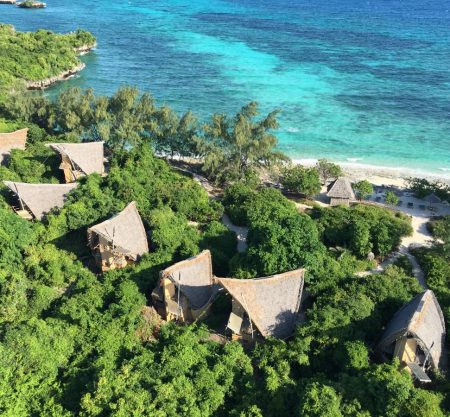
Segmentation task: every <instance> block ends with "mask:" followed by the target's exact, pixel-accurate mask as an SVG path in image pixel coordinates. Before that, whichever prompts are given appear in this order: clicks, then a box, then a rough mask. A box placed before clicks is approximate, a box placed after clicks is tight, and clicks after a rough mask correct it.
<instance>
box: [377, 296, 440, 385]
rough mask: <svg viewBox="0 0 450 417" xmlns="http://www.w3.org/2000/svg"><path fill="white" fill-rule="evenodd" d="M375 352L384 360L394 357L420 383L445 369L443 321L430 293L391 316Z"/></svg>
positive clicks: (437, 304)
mask: <svg viewBox="0 0 450 417" xmlns="http://www.w3.org/2000/svg"><path fill="white" fill-rule="evenodd" d="M377 352H378V355H379V356H380V357H381V359H383V360H391V359H392V358H394V357H397V358H398V359H399V360H400V363H401V367H402V368H404V369H407V370H408V371H409V372H410V373H411V374H412V375H413V376H414V378H415V379H417V380H418V381H419V382H431V379H430V378H429V376H428V375H427V373H426V372H428V371H431V370H433V369H444V368H445V357H446V353H445V321H444V316H443V314H442V311H441V308H440V306H439V303H438V301H437V299H436V297H435V296H434V294H433V292H432V291H431V290H427V291H425V292H423V293H421V294H419V295H417V296H416V297H414V298H413V299H412V300H411V301H410V302H409V303H408V304H406V305H405V306H403V307H402V308H401V309H400V310H399V311H398V312H397V313H396V314H395V315H394V317H393V318H392V320H391V321H390V322H389V324H388V325H387V327H386V329H385V331H384V333H383V336H382V337H381V341H380V343H379V344H378V346H377Z"/></svg>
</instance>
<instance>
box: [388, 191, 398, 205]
mask: <svg viewBox="0 0 450 417" xmlns="http://www.w3.org/2000/svg"><path fill="white" fill-rule="evenodd" d="M386 204H389V205H390V206H396V205H397V204H398V197H397V196H396V195H395V193H393V192H392V191H388V192H387V193H386Z"/></svg>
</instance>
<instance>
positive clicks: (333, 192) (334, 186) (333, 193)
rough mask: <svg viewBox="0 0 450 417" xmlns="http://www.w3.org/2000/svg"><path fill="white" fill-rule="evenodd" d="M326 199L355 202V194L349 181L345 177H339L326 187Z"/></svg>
mask: <svg viewBox="0 0 450 417" xmlns="http://www.w3.org/2000/svg"><path fill="white" fill-rule="evenodd" d="M327 196H328V197H331V198H344V199H349V200H355V193H354V192H353V188H352V184H351V183H350V180H349V179H348V178H345V177H339V178H337V179H336V180H335V181H333V182H332V183H331V184H330V185H329V186H328V193H327Z"/></svg>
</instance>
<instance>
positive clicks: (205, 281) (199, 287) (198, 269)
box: [152, 250, 217, 322]
mask: <svg viewBox="0 0 450 417" xmlns="http://www.w3.org/2000/svg"><path fill="white" fill-rule="evenodd" d="M216 290H217V287H216V286H214V285H213V272H212V261H211V252H210V251H209V250H205V251H203V252H201V253H200V254H199V255H197V256H194V257H191V258H189V259H186V260H184V261H181V262H178V263H176V264H174V265H172V266H170V267H168V268H166V269H165V270H164V271H161V273H160V281H159V285H158V286H157V287H156V288H155V290H154V291H153V293H152V299H153V304H154V305H155V306H156V308H157V309H158V311H159V312H160V313H161V315H162V316H163V317H165V319H166V320H179V321H185V322H192V321H194V320H196V319H198V318H200V317H205V316H206V314H207V312H208V309H209V306H210V305H211V302H212V301H213V299H214V295H215V294H216Z"/></svg>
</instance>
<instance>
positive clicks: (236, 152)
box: [197, 102, 286, 182]
mask: <svg viewBox="0 0 450 417" xmlns="http://www.w3.org/2000/svg"><path fill="white" fill-rule="evenodd" d="M277 113H278V112H277V111H274V112H272V113H269V114H268V115H267V116H266V117H264V118H262V119H260V120H257V121H255V117H256V116H257V115H258V105H257V103H255V102H251V103H249V104H248V105H246V106H244V107H242V109H241V110H240V112H239V113H237V114H236V115H235V117H233V118H230V117H228V116H226V115H224V114H214V115H213V116H212V118H211V121H210V122H209V123H207V124H206V125H205V126H204V127H203V133H202V135H201V136H200V137H199V138H198V139H197V153H198V154H199V155H200V156H202V157H203V161H204V162H203V171H204V172H205V173H206V174H207V175H208V176H210V177H211V178H213V179H215V180H216V181H218V182H225V181H235V180H242V179H244V178H245V177H246V175H247V174H248V173H249V172H252V171H255V170H256V169H258V168H261V167H264V168H270V167H271V166H273V165H276V164H278V163H279V162H281V161H283V160H286V157H285V156H284V155H283V154H281V153H280V152H277V151H275V150H274V148H275V146H276V144H277V139H276V137H275V136H274V135H273V134H272V133H271V130H272V129H276V128H277V127H278V122H277V120H276V116H277Z"/></svg>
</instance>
